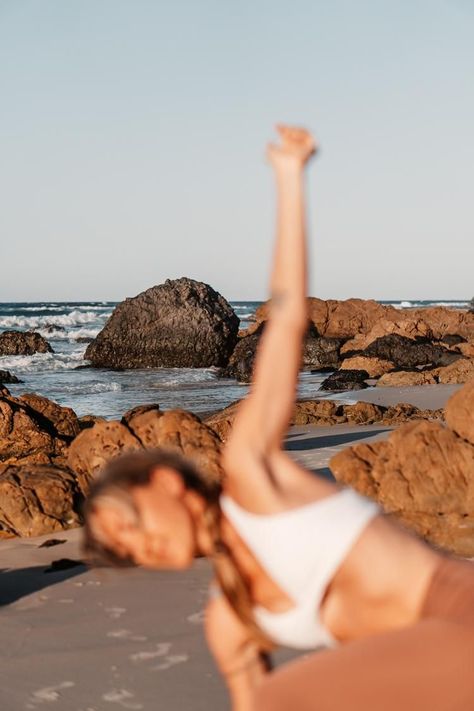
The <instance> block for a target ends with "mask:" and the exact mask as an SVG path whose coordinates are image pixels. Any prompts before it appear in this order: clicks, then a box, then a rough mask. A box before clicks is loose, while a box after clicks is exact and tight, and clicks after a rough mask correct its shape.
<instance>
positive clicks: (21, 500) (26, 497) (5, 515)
mask: <svg viewBox="0 0 474 711" xmlns="http://www.w3.org/2000/svg"><path fill="white" fill-rule="evenodd" d="M83 499H84V497H83V492H82V491H81V489H80V487H79V485H78V481H77V479H76V477H75V476H74V474H73V473H72V472H70V471H68V470H67V469H64V468H62V467H57V466H50V465H37V464H22V466H14V465H9V466H6V467H4V468H1V469H0V538H5V537H11V536H40V535H42V534H43V533H54V532H55V531H62V530H64V529H67V528H74V527H75V526H78V525H80V523H81V516H80V508H81V504H82V501H83Z"/></svg>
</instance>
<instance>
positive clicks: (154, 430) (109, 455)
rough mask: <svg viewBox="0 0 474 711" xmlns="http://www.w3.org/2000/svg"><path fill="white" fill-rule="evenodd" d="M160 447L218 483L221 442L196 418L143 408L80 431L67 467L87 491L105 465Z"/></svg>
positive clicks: (70, 450) (150, 407)
mask: <svg viewBox="0 0 474 711" xmlns="http://www.w3.org/2000/svg"><path fill="white" fill-rule="evenodd" d="M155 447H163V448H166V449H173V450H175V451H178V452H180V453H181V454H183V455H184V456H186V457H189V459H191V460H192V461H194V463H195V464H196V466H198V467H199V468H200V469H201V470H202V471H203V473H207V474H208V475H209V477H210V479H212V480H213V481H215V480H216V479H220V478H221V476H222V469H221V466H220V448H221V442H220V440H219V437H218V436H217V435H216V433H215V432H214V430H212V429H211V428H209V427H208V426H207V425H205V424H203V423H202V422H201V420H200V419H199V417H196V415H193V414H191V413H190V412H185V411H183V410H169V411H167V412H161V411H160V410H159V409H158V408H157V406H149V405H143V406H139V407H136V408H134V409H133V410H130V411H129V412H127V413H125V415H124V417H123V419H122V422H117V421H115V420H113V421H103V422H96V423H95V424H94V425H93V426H92V427H88V428H87V429H84V430H83V431H82V432H81V433H80V434H79V435H78V436H77V437H76V439H75V440H74V441H73V443H72V444H71V446H70V447H69V452H68V460H67V462H68V466H69V467H70V469H72V471H74V472H75V473H76V474H77V476H78V478H79V481H80V484H81V487H82V488H83V489H84V490H85V491H87V488H88V486H89V483H90V481H91V479H93V477H94V476H95V475H96V474H97V473H98V472H99V471H100V470H101V469H102V468H103V467H104V466H105V464H106V463H107V462H108V461H110V460H111V459H114V458H115V457H118V456H119V455H121V454H124V453H125V452H129V451H133V450H139V449H143V448H145V449H153V448H155Z"/></svg>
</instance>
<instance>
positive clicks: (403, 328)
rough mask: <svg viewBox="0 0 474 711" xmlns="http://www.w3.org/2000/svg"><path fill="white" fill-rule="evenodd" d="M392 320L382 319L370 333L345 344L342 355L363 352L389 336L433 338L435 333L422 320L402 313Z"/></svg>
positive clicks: (360, 335) (396, 312)
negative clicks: (375, 342) (380, 339)
mask: <svg viewBox="0 0 474 711" xmlns="http://www.w3.org/2000/svg"><path fill="white" fill-rule="evenodd" d="M391 316H392V318H382V319H380V321H377V323H376V324H375V325H374V326H373V327H372V328H371V329H370V331H369V332H368V333H358V334H357V335H356V336H354V338H352V339H351V340H350V341H347V342H346V343H344V345H343V346H342V348H341V355H342V354H344V353H348V352H350V351H363V350H365V349H366V348H367V347H368V346H370V344H371V343H373V342H374V341H376V340H377V338H382V337H383V336H387V335H389V334H395V335H397V336H405V337H406V338H411V339H415V338H419V337H422V338H433V331H432V330H431V328H430V326H429V325H428V324H427V323H426V322H425V321H424V320H423V319H422V318H417V319H415V318H413V317H412V316H411V315H410V316H406V315H404V314H402V313H400V311H395V314H391Z"/></svg>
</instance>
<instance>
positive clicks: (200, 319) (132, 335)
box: [85, 278, 239, 368]
mask: <svg viewBox="0 0 474 711" xmlns="http://www.w3.org/2000/svg"><path fill="white" fill-rule="evenodd" d="M238 328H239V319H238V318H237V316H236V315H235V313H234V311H233V309H232V307H231V306H230V305H229V304H228V302H227V301H226V300H225V299H224V298H223V297H222V296H221V295H220V294H218V293H217V292H216V291H214V289H212V288H211V287H210V286H208V285H207V284H203V283H201V282H197V281H193V280H192V279H186V278H182V279H176V280H174V281H171V280H169V279H168V280H167V281H166V282H165V283H164V284H161V285H159V286H154V287H152V288H151V289H148V290H147V291H144V292H143V293H141V294H139V295H138V296H135V297H134V298H132V299H126V300H125V301H123V302H122V303H121V304H119V305H118V306H117V307H116V309H115V310H114V312H113V314H112V316H111V317H110V318H109V320H108V321H107V323H106V325H105V327H104V328H103V329H102V331H101V332H100V333H99V334H98V336H97V337H96V338H95V339H94V341H93V342H92V343H91V344H90V345H89V346H88V348H87V350H86V353H85V358H86V359H88V360H90V361H91V363H92V365H94V366H95V367H104V368H156V367H172V368H207V367H210V366H219V367H221V366H225V365H226V364H227V361H228V359H229V356H230V355H231V353H232V351H233V349H234V346H235V344H236V341H237V332H238Z"/></svg>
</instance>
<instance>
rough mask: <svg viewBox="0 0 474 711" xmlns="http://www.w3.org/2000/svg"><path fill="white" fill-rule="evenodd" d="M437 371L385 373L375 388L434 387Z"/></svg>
mask: <svg viewBox="0 0 474 711" xmlns="http://www.w3.org/2000/svg"><path fill="white" fill-rule="evenodd" d="M454 365H455V364H454ZM449 367H450V366H449ZM437 371H438V369H437V368H436V369H434V370H399V371H394V372H392V373H385V375H382V377H381V378H380V380H378V381H377V386H378V387H392V388H402V387H408V386H413V385H434V384H435V383H437V382H438V379H437Z"/></svg>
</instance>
